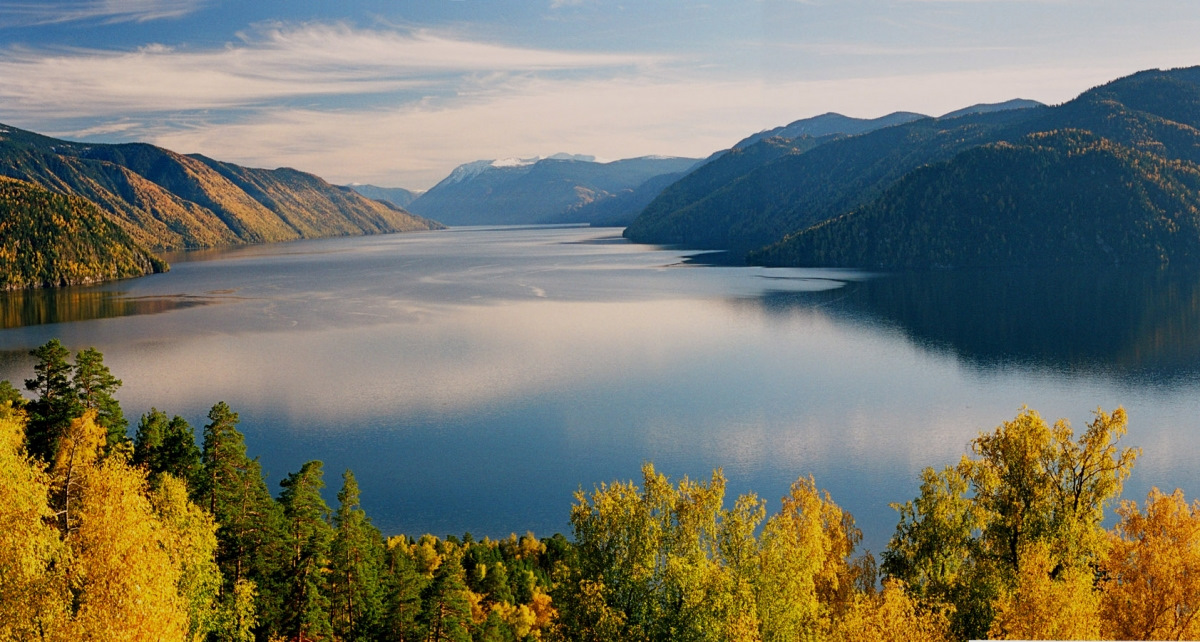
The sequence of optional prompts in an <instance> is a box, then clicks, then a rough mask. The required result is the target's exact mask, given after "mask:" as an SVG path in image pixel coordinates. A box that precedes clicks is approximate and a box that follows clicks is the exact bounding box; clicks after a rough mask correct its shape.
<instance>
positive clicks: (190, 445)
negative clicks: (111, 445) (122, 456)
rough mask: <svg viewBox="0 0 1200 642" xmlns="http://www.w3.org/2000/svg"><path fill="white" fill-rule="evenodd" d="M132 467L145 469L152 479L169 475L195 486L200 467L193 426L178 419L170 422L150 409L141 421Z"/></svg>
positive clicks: (164, 415) (159, 411)
mask: <svg viewBox="0 0 1200 642" xmlns="http://www.w3.org/2000/svg"><path fill="white" fill-rule="evenodd" d="M133 463H134V464H137V465H141V466H145V467H146V469H147V470H148V471H149V472H150V474H151V476H152V477H153V476H156V475H161V474H163V473H167V474H169V475H172V476H174V477H177V478H179V479H181V480H183V481H184V482H186V483H187V484H188V485H189V486H194V485H195V484H196V483H197V482H198V480H197V479H196V478H197V476H198V475H199V473H200V470H201V463H200V449H199V448H198V447H197V446H196V436H195V434H194V433H193V432H192V427H191V425H190V424H188V422H187V420H186V419H184V418H183V417H180V416H179V415H175V417H174V418H172V419H171V420H170V421H168V420H167V415H166V413H164V412H163V411H161V410H159V409H157V408H151V409H150V412H148V413H146V414H144V415H142V418H141V420H140V421H138V427H137V433H136V435H135V436H134V442H133Z"/></svg>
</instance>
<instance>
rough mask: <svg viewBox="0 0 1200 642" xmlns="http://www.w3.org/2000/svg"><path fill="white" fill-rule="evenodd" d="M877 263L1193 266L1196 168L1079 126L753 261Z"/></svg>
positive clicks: (1199, 170) (915, 181) (941, 174)
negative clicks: (1081, 128) (1119, 142)
mask: <svg viewBox="0 0 1200 642" xmlns="http://www.w3.org/2000/svg"><path fill="white" fill-rule="evenodd" d="M751 260H752V261H754V262H759V263H764V264H767V265H821V266H853V267H884V268H930V267H977V266H1039V265H1114V264H1143V265H1158V264H1166V263H1176V262H1179V263H1194V262H1197V261H1200V167H1198V166H1196V165H1195V164H1192V163H1188V162H1177V161H1170V160H1167V159H1164V158H1162V157H1159V156H1155V155H1152V154H1149V153H1146V152H1143V151H1139V150H1135V149H1133V148H1131V147H1126V146H1124V145H1121V144H1118V143H1114V142H1112V141H1110V140H1107V139H1104V138H1100V137H1098V136H1096V135H1094V134H1091V133H1089V132H1083V131H1057V132H1050V133H1040V134H1033V135H1031V136H1029V137H1027V138H1025V139H1022V140H1020V141H1018V142H1016V143H1006V142H1000V143H993V144H988V145H984V146H981V147H978V148H975V149H971V150H968V151H965V152H962V153H961V154H959V155H957V156H956V157H954V158H953V159H951V160H949V161H946V162H943V163H938V164H934V165H931V166H928V167H924V168H921V169H919V170H917V171H914V172H912V173H911V174H909V175H908V176H906V177H904V178H903V179H902V180H900V181H899V182H898V183H896V185H894V186H893V187H891V188H889V189H888V190H887V191H886V192H885V193H884V194H882V195H881V196H880V197H879V198H877V199H875V200H873V201H872V202H871V203H869V204H867V205H864V206H862V207H860V208H857V209H855V210H854V211H852V212H850V213H847V214H845V215H842V216H839V217H837V218H834V219H832V220H829V221H826V222H824V223H822V224H819V225H816V226H813V227H811V228H809V229H807V230H805V231H803V232H800V233H798V234H795V235H793V236H791V237H789V238H788V239H786V240H785V241H783V242H782V243H779V244H777V245H775V246H772V247H770V248H768V249H766V250H763V251H762V252H759V253H755V254H753V255H751Z"/></svg>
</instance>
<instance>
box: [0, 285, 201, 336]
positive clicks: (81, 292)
mask: <svg viewBox="0 0 1200 642" xmlns="http://www.w3.org/2000/svg"><path fill="white" fill-rule="evenodd" d="M217 302H219V299H218V298H215V297H202V296H186V295H176V296H145V297H128V296H125V295H124V294H123V293H121V292H110V291H107V290H94V289H89V288H58V289H40V290H17V291H13V292H5V293H0V329H7V328H19V327H24V326H32V325H41V324H44V323H64V322H68V321H89V320H92V319H110V318H114V317H125V316H132V315H136V314H158V313H161V312H168V311H170V310H178V309H181V308H190V307H195V306H198V305H208V304H211V303H217Z"/></svg>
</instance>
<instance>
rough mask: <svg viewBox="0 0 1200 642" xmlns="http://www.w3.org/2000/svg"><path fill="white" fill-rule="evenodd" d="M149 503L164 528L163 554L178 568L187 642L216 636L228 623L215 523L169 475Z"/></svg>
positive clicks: (163, 476)
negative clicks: (222, 607)
mask: <svg viewBox="0 0 1200 642" xmlns="http://www.w3.org/2000/svg"><path fill="white" fill-rule="evenodd" d="M150 500H151V503H152V505H153V506H154V512H155V514H156V515H157V517H158V520H159V521H160V522H161V523H162V525H163V541H164V543H165V547H166V551H167V553H168V554H169V555H170V557H171V562H172V565H173V566H176V567H178V568H179V584H178V593H179V595H180V597H181V598H183V601H184V604H185V606H186V608H187V613H188V638H187V639H189V640H192V641H193V642H202V641H203V640H205V639H206V638H207V636H208V634H209V633H216V632H217V630H218V628H219V627H220V625H221V624H222V620H223V619H224V620H228V619H230V618H222V614H221V613H220V612H219V608H220V603H219V599H220V592H221V571H220V569H219V568H218V567H217V561H216V552H217V524H216V521H215V520H214V519H213V517H212V516H211V515H209V514H208V513H207V512H206V511H204V510H203V509H201V508H200V507H199V506H196V505H195V504H193V503H192V502H191V501H190V500H189V499H188V496H187V487H186V486H185V485H184V483H183V481H181V480H180V479H177V478H175V477H173V476H171V475H170V474H163V475H161V476H160V477H159V479H158V483H157V484H156V486H155V488H154V491H153V493H152V494H151V496H150Z"/></svg>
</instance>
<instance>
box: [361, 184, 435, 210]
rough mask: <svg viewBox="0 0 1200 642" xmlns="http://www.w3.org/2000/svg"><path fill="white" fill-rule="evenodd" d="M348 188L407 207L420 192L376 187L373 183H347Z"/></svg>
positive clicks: (397, 205)
mask: <svg viewBox="0 0 1200 642" xmlns="http://www.w3.org/2000/svg"><path fill="white" fill-rule="evenodd" d="M347 187H349V188H350V189H352V190H354V191H356V192H358V193H359V194H362V195H363V196H366V197H367V198H373V199H375V200H377V201H386V202H388V203H391V204H392V205H395V206H396V207H402V208H403V207H408V206H409V204H411V203H412V202H413V201H415V200H417V197H418V196H420V195H421V194H422V192H414V191H412V190H408V189H404V188H403V187H376V186H375V185H363V184H361V183H355V184H353V185H347Z"/></svg>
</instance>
